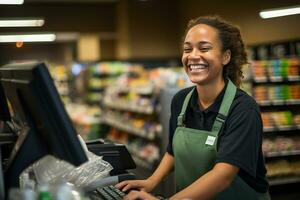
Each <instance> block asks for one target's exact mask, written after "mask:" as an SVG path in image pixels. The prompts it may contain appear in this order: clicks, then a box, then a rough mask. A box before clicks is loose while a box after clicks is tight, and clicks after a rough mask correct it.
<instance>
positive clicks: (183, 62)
mask: <svg viewBox="0 0 300 200" xmlns="http://www.w3.org/2000/svg"><path fill="white" fill-rule="evenodd" d="M186 61H187V56H186V55H182V57H181V62H182V64H183V65H186Z"/></svg>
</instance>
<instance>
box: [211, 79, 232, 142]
mask: <svg viewBox="0 0 300 200" xmlns="http://www.w3.org/2000/svg"><path fill="white" fill-rule="evenodd" d="M236 90H237V89H236V86H235V85H234V84H233V83H232V81H231V80H230V79H228V84H227V87H226V91H225V94H224V97H223V100H222V104H221V107H220V109H219V113H218V115H217V117H216V119H215V122H214V124H213V127H212V134H213V135H214V136H215V137H217V136H218V134H219V132H220V130H221V129H222V126H223V125H224V123H225V120H226V117H227V115H228V112H229V109H230V106H231V104H232V102H233V99H234V97H235V93H236Z"/></svg>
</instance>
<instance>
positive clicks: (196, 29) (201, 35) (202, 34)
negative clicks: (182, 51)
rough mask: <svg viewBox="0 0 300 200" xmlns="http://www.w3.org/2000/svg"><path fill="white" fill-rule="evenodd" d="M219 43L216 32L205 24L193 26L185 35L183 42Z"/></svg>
mask: <svg viewBox="0 0 300 200" xmlns="http://www.w3.org/2000/svg"><path fill="white" fill-rule="evenodd" d="M202 40H203V41H208V42H211V43H213V42H219V33H218V30H217V29H215V28H214V27H211V26H209V25H206V24H198V25H195V26H193V27H192V28H191V29H190V30H189V31H188V32H187V34H186V37H185V40H184V42H198V41H202Z"/></svg>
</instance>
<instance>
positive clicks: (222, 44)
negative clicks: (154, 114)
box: [117, 17, 270, 200]
mask: <svg viewBox="0 0 300 200" xmlns="http://www.w3.org/2000/svg"><path fill="white" fill-rule="evenodd" d="M182 63H183V66H184V69H185V72H186V73H187V75H188V77H189V79H190V80H191V81H192V82H193V83H195V86H193V87H190V88H185V89H183V90H181V91H179V92H178V93H177V94H175V96H174V97H173V99H172V104H171V118H170V126H169V144H168V147H167V152H166V153H165V156H164V157H163V159H162V161H161V163H160V165H159V166H158V168H157V169H156V171H155V172H154V173H153V175H152V176H151V177H149V178H148V179H146V180H134V181H125V182H122V183H119V184H118V185H117V187H118V188H120V189H122V190H124V191H126V190H129V189H132V188H136V189H139V190H142V192H138V191H134V192H130V193H129V194H128V195H127V196H126V198H125V199H156V198H155V197H150V196H149V194H148V193H146V192H144V191H147V192H150V191H152V190H153V188H155V186H156V185H158V183H159V182H160V181H161V180H162V179H163V178H164V177H165V176H166V175H167V174H168V173H169V172H170V171H171V170H172V169H173V168H174V171H175V178H176V190H177V193H176V194H175V195H174V196H172V197H170V199H172V200H175V199H185V198H188V199H202V200H206V199H215V200H241V199H243V200H268V199H270V198H269V194H268V182H267V180H266V168H265V165H264V159H263V154H262V147H261V145H262V120H261V117H260V111H259V107H258V105H257V104H256V102H255V101H254V100H253V98H252V97H250V96H249V95H248V94H247V93H246V92H244V91H242V90H241V89H240V88H239V85H240V83H241V79H242V70H241V69H242V66H243V65H244V64H246V63H247V56H246V53H245V48H244V43H243V41H242V39H241V35H240V31H239V29H238V28H237V27H235V26H233V25H231V24H230V23H227V22H225V21H224V20H222V19H220V18H218V17H200V18H197V19H194V20H191V21H190V23H189V24H188V27H187V31H186V34H185V37H184V42H183V53H182Z"/></svg>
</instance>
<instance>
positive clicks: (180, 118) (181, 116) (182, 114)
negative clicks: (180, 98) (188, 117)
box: [177, 87, 195, 126]
mask: <svg viewBox="0 0 300 200" xmlns="http://www.w3.org/2000/svg"><path fill="white" fill-rule="evenodd" d="M194 90H195V87H194V88H193V89H192V90H191V91H190V92H189V93H188V94H187V95H186V97H185V99H184V102H183V106H182V108H181V112H180V114H179V116H178V117H177V126H183V125H184V124H183V122H184V120H185V110H186V108H187V106H188V103H189V101H190V98H191V96H192V94H193V92H194Z"/></svg>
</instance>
